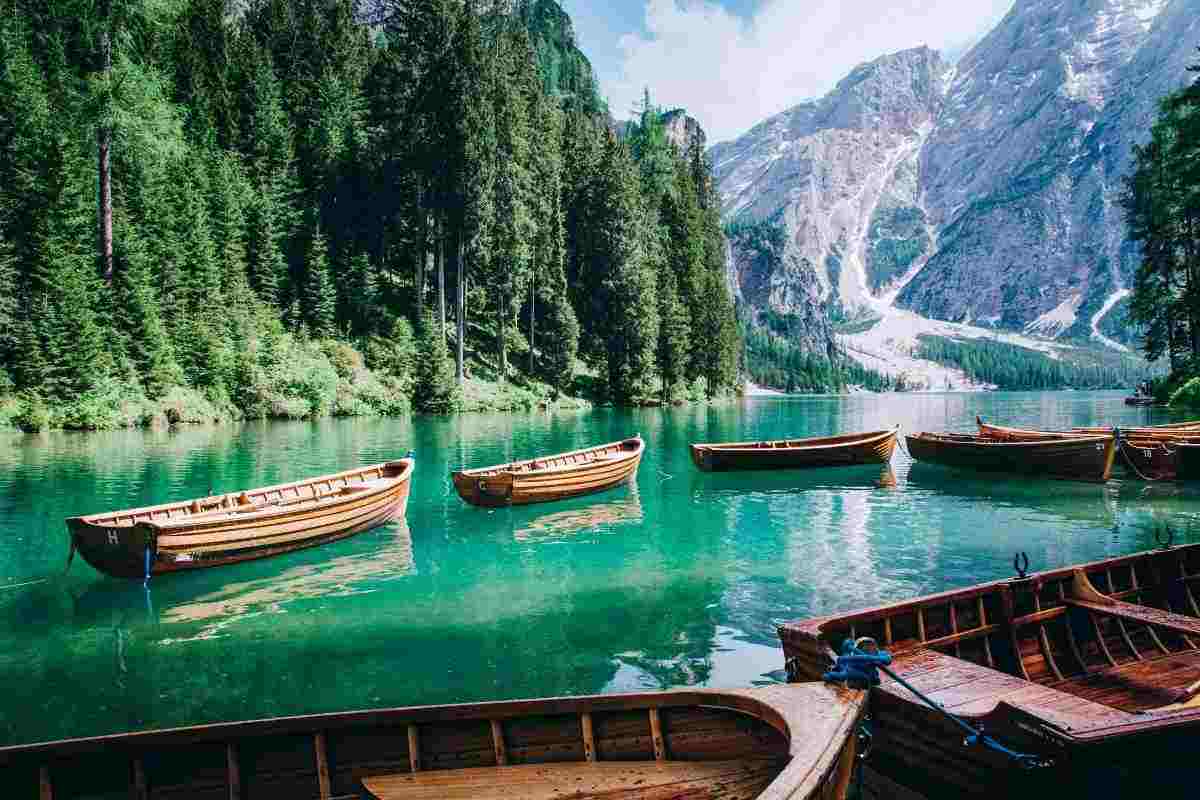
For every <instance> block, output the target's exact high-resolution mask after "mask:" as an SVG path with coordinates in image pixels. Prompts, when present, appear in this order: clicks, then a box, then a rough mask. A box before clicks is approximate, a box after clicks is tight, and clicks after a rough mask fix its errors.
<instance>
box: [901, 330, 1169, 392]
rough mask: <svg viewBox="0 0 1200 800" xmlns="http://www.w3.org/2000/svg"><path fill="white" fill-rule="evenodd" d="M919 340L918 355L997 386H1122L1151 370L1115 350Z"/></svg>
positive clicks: (924, 337) (941, 338) (923, 337)
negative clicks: (1057, 354) (1061, 353)
mask: <svg viewBox="0 0 1200 800" xmlns="http://www.w3.org/2000/svg"><path fill="white" fill-rule="evenodd" d="M917 341H918V346H917V349H916V351H915V352H914V353H913V355H914V356H916V357H917V358H924V359H928V360H930V361H936V362H937V363H939V364H943V365H945V366H950V367H956V368H958V369H961V370H962V371H963V372H965V373H966V375H967V377H968V378H970V379H971V380H972V381H975V382H976V383H982V384H991V385H992V386H995V387H996V388H997V389H1010V390H1048V389H1063V388H1067V387H1070V388H1073V389H1123V388H1127V387H1129V386H1133V385H1136V384H1137V383H1140V382H1141V381H1142V379H1143V378H1145V377H1146V372H1147V369H1146V364H1145V363H1144V362H1142V361H1141V360H1139V359H1135V358H1130V357H1128V356H1122V355H1120V354H1119V353H1115V352H1114V353H1104V352H1101V351H1095V352H1089V353H1088V354H1087V358H1088V359H1089V360H1088V361H1079V360H1075V361H1068V360H1066V359H1063V358H1051V357H1050V356H1048V355H1046V354H1045V353H1040V352H1038V351H1037V350H1031V349H1029V348H1028V347H1020V346H1019V345H1015V344H1008V343H1007V342H999V341H993V340H990V339H951V338H948V337H945V336H933V335H930V334H921V335H920V336H919V337H918V339H917ZM930 388H934V389H936V388H938V387H930Z"/></svg>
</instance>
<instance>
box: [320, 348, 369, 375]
mask: <svg viewBox="0 0 1200 800" xmlns="http://www.w3.org/2000/svg"><path fill="white" fill-rule="evenodd" d="M321 352H322V353H324V354H325V357H326V358H328V359H329V362H330V363H331V364H332V365H333V369H334V371H335V372H337V376H338V377H339V378H350V377H352V376H353V375H354V374H355V373H356V372H361V371H362V370H364V369H365V368H366V365H365V364H364V363H363V357H362V356H361V355H359V352H358V351H357V350H355V349H354V348H353V347H351V346H350V345H348V344H346V343H345V342H339V341H337V340H336V339H326V340H325V341H323V342H321Z"/></svg>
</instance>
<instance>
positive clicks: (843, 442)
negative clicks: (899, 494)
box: [691, 425, 900, 472]
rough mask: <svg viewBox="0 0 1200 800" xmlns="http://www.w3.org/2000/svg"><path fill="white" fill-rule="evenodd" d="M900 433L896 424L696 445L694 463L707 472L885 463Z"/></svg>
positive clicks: (890, 456) (694, 446)
mask: <svg viewBox="0 0 1200 800" xmlns="http://www.w3.org/2000/svg"><path fill="white" fill-rule="evenodd" d="M899 432H900V426H899V425H896V426H895V427H893V428H890V429H888V430H885V431H871V432H869V433H848V434H843V435H841V436H819V437H815V438H809V439H779V440H775V441H767V442H726V443H724V444H693V445H692V446H691V450H692V462H693V463H695V465H696V466H697V467H699V468H700V469H702V470H704V471H705V472H729V471H732V470H751V469H801V468H810V467H847V466H853V465H856V464H883V463H887V462H888V461H890V460H891V458H892V451H894V450H895V449H896V436H897V435H898V434H899Z"/></svg>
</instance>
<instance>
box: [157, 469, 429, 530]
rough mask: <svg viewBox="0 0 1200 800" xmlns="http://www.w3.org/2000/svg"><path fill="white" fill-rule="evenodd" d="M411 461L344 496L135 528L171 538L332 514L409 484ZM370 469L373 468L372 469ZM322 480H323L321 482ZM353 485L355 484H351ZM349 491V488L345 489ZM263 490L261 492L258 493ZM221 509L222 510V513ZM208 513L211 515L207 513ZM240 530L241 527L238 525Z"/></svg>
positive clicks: (331, 496)
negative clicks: (182, 533)
mask: <svg viewBox="0 0 1200 800" xmlns="http://www.w3.org/2000/svg"><path fill="white" fill-rule="evenodd" d="M402 460H407V461H409V465H408V469H406V470H405V471H404V472H402V473H401V474H400V475H397V476H395V477H392V478H384V479H376V480H386V481H387V483H384V484H381V485H379V486H372V487H371V488H369V489H366V490H364V491H358V492H353V493H350V494H343V493H341V492H340V491H339V492H336V493H333V494H329V495H326V496H325V497H319V498H310V499H307V500H301V501H299V502H292V503H290V504H288V505H286V506H265V507H263V508H261V509H257V510H255V511H242V512H238V511H237V510H236V507H235V508H233V509H226V511H228V512H229V513H228V514H227V515H225V516H220V517H209V518H208V519H204V518H202V517H200V515H196V516H192V517H177V518H175V519H172V520H163V521H162V522H155V521H151V520H142V521H138V522H136V523H134V525H135V526H136V525H144V526H146V527H148V528H153V529H154V530H155V531H156V532H157V533H160V534H163V535H166V536H170V535H171V534H173V533H176V532H177V531H180V530H182V529H195V530H198V531H203V530H210V529H212V528H225V527H229V526H230V523H241V522H261V521H263V520H272V519H276V518H285V517H290V516H295V515H296V514H298V513H300V512H306V513H307V512H310V511H328V510H329V509H331V508H336V507H338V506H343V505H347V504H349V503H351V502H356V501H359V500H374V499H376V498H378V497H380V496H382V495H385V494H387V493H388V492H393V491H395V490H396V487H398V486H399V485H400V484H402V483H405V482H407V481H408V480H409V479H410V478H411V477H412V470H413V462H412V461H411V459H402ZM368 469H369V468H368ZM318 480H320V479H318ZM350 485H351V486H353V484H350ZM343 488H345V487H343ZM255 491H259V490H257V489H256V490H255ZM219 510H220V509H218V511H219ZM206 513H208V512H206ZM238 527H240V525H239V526H238Z"/></svg>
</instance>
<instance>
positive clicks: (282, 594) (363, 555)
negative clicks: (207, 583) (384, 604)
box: [159, 519, 416, 639]
mask: <svg viewBox="0 0 1200 800" xmlns="http://www.w3.org/2000/svg"><path fill="white" fill-rule="evenodd" d="M359 541H361V542H370V543H371V544H372V545H373V546H372V547H370V548H369V549H366V550H364V551H362V552H357V553H353V554H350V555H344V556H338V557H335V558H331V559H322V560H319V561H316V562H312V563H307V564H302V565H300V566H296V567H292V568H290V569H286V570H284V571H283V572H280V573H273V574H270V575H264V576H263V577H260V578H255V579H253V580H248V581H242V582H239V583H229V584H225V585H224V586H222V587H221V588H220V589H218V590H216V591H214V592H211V593H208V594H205V595H201V596H199V597H196V598H195V599H192V600H188V601H185V602H180V603H175V604H173V605H169V606H168V607H164V608H162V609H161V610H160V613H159V621H160V622H162V623H166V624H195V623H206V624H205V625H204V627H203V628H202V629H201V630H200V631H198V632H197V633H196V634H195V635H194V636H190V637H188V638H189V639H196V638H201V639H206V638H211V637H213V636H216V635H219V634H220V633H221V632H222V631H223V630H224V629H225V628H227V627H229V626H230V625H233V624H236V623H237V622H239V621H241V620H244V619H247V618H249V617H256V616H260V615H263V614H277V613H283V612H285V611H286V606H288V605H289V604H291V603H295V602H297V601H302V600H313V599H319V598H323V597H348V596H351V595H356V594H367V593H369V592H373V591H376V590H377V589H379V588H381V584H383V583H386V582H388V581H392V580H396V579H398V578H403V577H406V576H410V575H414V574H416V564H415V562H414V560H413V547H412V534H411V532H410V530H409V527H408V521H407V520H404V519H401V520H399V521H397V522H396V523H394V524H392V525H389V526H387V527H385V528H381V529H380V530H379V532H378V534H377V535H376V536H368V537H367V538H362V539H359Z"/></svg>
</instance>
